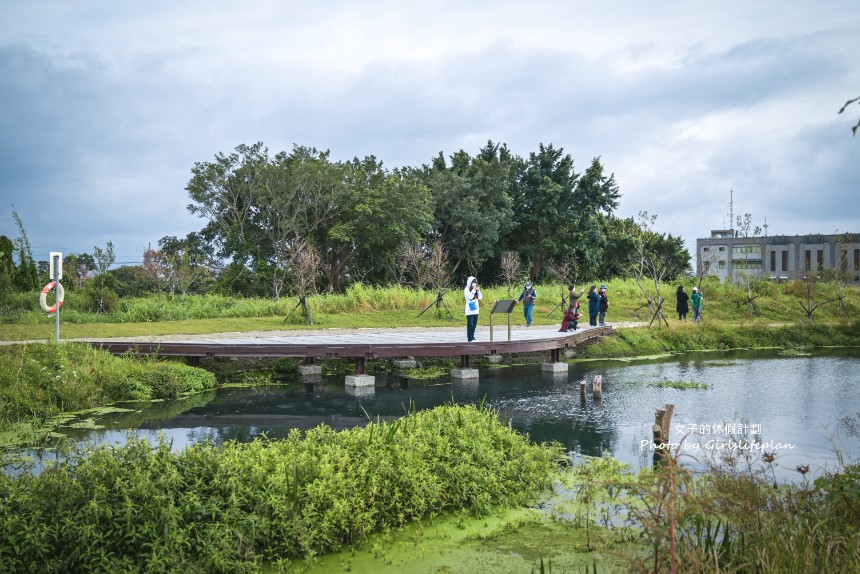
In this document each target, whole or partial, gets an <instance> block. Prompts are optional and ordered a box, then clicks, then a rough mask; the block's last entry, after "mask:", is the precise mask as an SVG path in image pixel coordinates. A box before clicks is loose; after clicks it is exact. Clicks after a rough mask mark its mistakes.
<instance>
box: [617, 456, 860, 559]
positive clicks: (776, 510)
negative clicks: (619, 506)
mask: <svg viewBox="0 0 860 574" xmlns="http://www.w3.org/2000/svg"><path fill="white" fill-rule="evenodd" d="M723 456H724V457H725V455H723ZM741 458H743V457H732V456H729V457H726V458H724V460H723V461H718V462H714V463H712V465H711V467H710V469H709V471H708V472H707V473H706V474H704V475H702V476H701V477H698V478H697V477H694V475H693V474H692V473H691V472H689V471H688V470H687V469H685V468H683V467H682V466H681V465H680V464H679V459H676V458H674V457H672V456H669V457H668V459H667V462H666V464H665V465H663V466H661V467H660V468H658V469H657V470H655V471H654V472H650V471H646V472H643V473H642V474H641V476H640V479H639V481H638V482H637V483H635V485H634V486H632V487H631V486H630V483H629V482H628V481H625V483H624V485H623V486H622V488H624V489H629V492H631V493H632V494H633V497H632V499H631V500H630V501H629V502H628V503H627V504H626V506H627V508H628V509H629V511H630V516H631V517H632V519H633V523H634V524H635V525H636V526H638V527H639V528H640V529H641V530H640V532H641V540H642V542H643V543H645V544H646V545H647V546H648V547H649V548H650V551H648V552H641V551H639V552H635V553H634V554H633V555H632V556H631V566H632V569H631V570H632V571H636V572H670V571H671V572H679V573H686V572H691V573H692V572H762V573H765V574H791V573H797V574H805V573H807V572H858V571H860V466H858V465H849V466H846V467H844V468H842V469H840V470H838V471H837V472H833V473H828V474H826V475H824V476H822V477H820V478H818V479H816V480H815V482H814V483H812V484H810V483H809V482H806V481H804V482H803V484H800V485H797V484H777V483H775V482H774V480H773V479H772V472H771V473H769V472H768V470H769V469H768V466H769V465H773V464H777V462H776V455H774V454H772V453H764V455H763V456H762V459H761V460H760V461H755V460H749V457H746V461H743V460H741ZM797 470H798V472H801V473H805V472H806V471H808V470H809V469H808V467H806V468H802V467H798V469H797Z"/></svg>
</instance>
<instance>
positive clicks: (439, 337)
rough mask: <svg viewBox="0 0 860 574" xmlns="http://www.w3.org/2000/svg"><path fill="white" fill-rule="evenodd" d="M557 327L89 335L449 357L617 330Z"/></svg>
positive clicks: (157, 348) (544, 346)
mask: <svg viewBox="0 0 860 574" xmlns="http://www.w3.org/2000/svg"><path fill="white" fill-rule="evenodd" d="M556 329H557V327H556V328H553V329H549V328H539V327H531V328H528V329H526V328H524V327H518V328H517V329H515V330H513V331H512V333H511V340H510V341H508V340H507V339H508V331H507V327H506V326H503V327H497V328H496V329H495V330H494V333H493V334H494V339H495V340H493V341H489V329H487V328H483V327H482V328H480V329H479V332H478V336H479V337H480V338H481V339H480V341H473V342H471V343H469V342H466V341H465V328H463V329H457V330H456V331H454V330H444V331H441V330H434V329H427V330H420V331H415V330H412V331H409V332H403V331H398V330H376V331H374V330H366V331H361V332H355V333H337V334H333V333H324V332H321V333H320V334H312V335H306V334H302V335H292V336H291V335H271V336H266V335H265V334H262V335H258V336H243V335H242V334H231V335H229V336H224V335H219V336H211V337H209V338H207V337H206V336H195V337H191V336H189V337H187V338H177V337H176V336H172V337H162V338H159V337H148V338H146V339H145V340H141V339H138V340H131V339H129V340H119V339H102V340H98V339H89V340H88V342H89V343H91V344H93V345H95V346H97V347H100V348H102V349H105V350H107V351H110V352H111V353H114V354H116V355H122V354H125V353H132V354H138V355H148V354H158V355H162V356H184V357H298V358H302V357H303V358H309V359H313V358H354V359H375V358H386V357H388V358H390V357H407V356H414V357H443V356H461V357H468V356H470V355H496V354H503V353H504V354H512V353H529V352H536V351H553V356H554V358H555V357H557V354H558V351H559V350H561V349H565V348H569V347H575V346H576V345H577V344H579V343H582V342H583V341H586V340H588V339H592V338H595V337H601V336H604V335H607V334H609V333H611V332H612V330H613V329H612V327H588V326H586V327H582V328H580V329H579V330H577V331H574V332H572V333H562V332H558V331H557V330H556Z"/></svg>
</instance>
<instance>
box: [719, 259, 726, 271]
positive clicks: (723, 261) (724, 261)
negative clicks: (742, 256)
mask: <svg viewBox="0 0 860 574" xmlns="http://www.w3.org/2000/svg"><path fill="white" fill-rule="evenodd" d="M725 268H726V260H725V259H721V260H720V269H725Z"/></svg>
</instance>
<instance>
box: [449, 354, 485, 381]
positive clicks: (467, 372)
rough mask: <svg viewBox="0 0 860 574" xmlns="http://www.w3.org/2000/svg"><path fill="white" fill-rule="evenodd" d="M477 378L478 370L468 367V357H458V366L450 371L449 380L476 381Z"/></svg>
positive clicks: (478, 375)
mask: <svg viewBox="0 0 860 574" xmlns="http://www.w3.org/2000/svg"><path fill="white" fill-rule="evenodd" d="M479 377H480V373H479V372H478V369H473V368H472V367H470V366H469V355H460V366H459V367H458V368H456V369H451V378H454V379H477V378H479Z"/></svg>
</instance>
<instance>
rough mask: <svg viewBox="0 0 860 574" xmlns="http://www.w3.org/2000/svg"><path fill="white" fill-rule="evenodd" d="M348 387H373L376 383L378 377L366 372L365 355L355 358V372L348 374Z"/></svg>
mask: <svg viewBox="0 0 860 574" xmlns="http://www.w3.org/2000/svg"><path fill="white" fill-rule="evenodd" d="M345 382H346V386H347V387H353V388H355V387H373V386H374V385H375V384H376V377H374V376H373V375H368V374H366V373H365V372H364V357H357V358H356V359H355V374H354V375H347V376H346V381H345Z"/></svg>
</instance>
